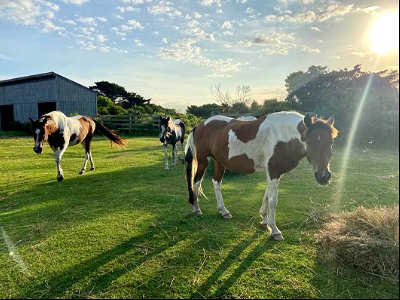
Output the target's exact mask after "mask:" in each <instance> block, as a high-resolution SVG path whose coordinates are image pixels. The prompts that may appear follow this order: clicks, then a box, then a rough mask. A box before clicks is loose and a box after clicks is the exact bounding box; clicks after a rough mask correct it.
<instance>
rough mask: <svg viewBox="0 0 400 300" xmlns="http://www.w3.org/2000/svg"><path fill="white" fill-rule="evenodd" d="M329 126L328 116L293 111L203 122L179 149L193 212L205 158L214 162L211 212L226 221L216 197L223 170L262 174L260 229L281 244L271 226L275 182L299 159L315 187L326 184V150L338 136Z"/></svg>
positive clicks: (328, 174)
mask: <svg viewBox="0 0 400 300" xmlns="http://www.w3.org/2000/svg"><path fill="white" fill-rule="evenodd" d="M333 124H334V120H333V117H330V118H329V119H328V120H323V119H318V118H315V117H312V116H310V115H306V116H304V115H301V114H299V113H297V112H277V113H272V114H269V115H267V116H263V117H260V118H258V119H256V120H253V121H240V120H235V119H232V118H229V117H225V116H213V117H211V118H208V119H207V120H205V121H203V122H202V123H200V124H199V125H198V126H197V127H196V128H194V129H193V130H192V132H191V133H190V135H189V137H188V141H187V145H186V148H185V164H186V174H185V175H186V180H187V185H188V192H189V203H190V204H191V206H192V208H193V212H194V213H195V214H196V215H201V210H200V207H199V203H198V196H199V193H201V192H202V190H201V182H202V179H203V176H204V172H205V170H206V168H207V165H208V162H209V161H210V160H211V159H213V161H214V174H213V178H212V182H213V185H214V190H215V195H216V198H217V209H218V211H219V212H220V214H221V215H222V216H223V217H224V218H225V219H230V218H232V215H231V214H230V212H229V211H228V210H227V209H226V208H225V205H224V202H223V199H222V194H221V182H222V178H223V176H224V172H225V170H230V171H234V172H237V173H242V174H249V173H253V172H255V171H258V170H264V171H266V174H267V188H266V190H265V193H264V198H263V202H262V205H261V208H260V215H261V217H262V221H261V224H263V226H265V227H268V226H269V227H270V228H271V230H272V231H271V238H272V239H275V240H283V236H282V233H281V231H280V230H279V229H278V227H277V226H276V224H275V209H276V205H277V202H278V187H279V181H280V178H281V176H282V175H283V174H285V173H287V172H289V171H291V170H292V169H294V168H295V167H296V166H297V165H298V163H299V161H300V160H301V159H302V158H303V157H307V159H308V161H309V162H310V163H311V165H312V166H313V168H314V171H315V178H316V179H317V182H318V183H319V184H327V183H328V182H329V179H330V178H331V172H330V170H329V160H330V158H331V151H332V149H331V148H332V144H333V140H334V139H335V138H336V136H337V134H338V131H337V130H336V128H334V127H333ZM267 208H268V214H267Z"/></svg>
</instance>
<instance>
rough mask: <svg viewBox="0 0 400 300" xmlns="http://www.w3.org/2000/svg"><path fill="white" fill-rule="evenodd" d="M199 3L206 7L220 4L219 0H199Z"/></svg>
mask: <svg viewBox="0 0 400 300" xmlns="http://www.w3.org/2000/svg"><path fill="white" fill-rule="evenodd" d="M199 3H200V5H201V6H206V7H209V6H213V5H215V6H217V7H221V6H222V4H221V0H200V2H199Z"/></svg>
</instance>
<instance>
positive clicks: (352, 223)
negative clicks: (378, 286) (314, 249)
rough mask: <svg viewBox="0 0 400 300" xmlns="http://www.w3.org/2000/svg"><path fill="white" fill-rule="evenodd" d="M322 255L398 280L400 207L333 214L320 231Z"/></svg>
mask: <svg viewBox="0 0 400 300" xmlns="http://www.w3.org/2000/svg"><path fill="white" fill-rule="evenodd" d="M316 237H317V241H318V244H319V245H320V247H321V250H322V258H323V259H324V260H326V261H328V262H330V263H333V264H334V265H335V266H337V267H352V268H354V269H357V270H361V271H365V272H367V273H370V274H374V275H378V276H382V277H384V278H388V279H391V280H394V281H396V280H397V281H398V278H399V277H398V276H399V206H398V205H397V206H395V207H386V208H377V207H376V208H371V209H366V208H364V207H362V206H361V207H359V208H357V209H356V210H355V211H354V212H350V213H349V212H345V213H341V214H337V215H331V216H330V217H329V221H328V222H327V223H326V224H325V225H324V226H323V228H322V229H321V230H320V232H319V233H318V234H317V236H316Z"/></svg>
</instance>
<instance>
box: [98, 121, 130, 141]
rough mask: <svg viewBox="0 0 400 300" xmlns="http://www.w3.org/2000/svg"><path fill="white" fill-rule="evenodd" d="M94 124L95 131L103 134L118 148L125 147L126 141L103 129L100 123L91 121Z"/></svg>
mask: <svg viewBox="0 0 400 300" xmlns="http://www.w3.org/2000/svg"><path fill="white" fill-rule="evenodd" d="M93 121H94V123H95V124H96V130H97V131H99V132H101V133H102V134H104V135H105V136H106V137H107V138H108V139H109V140H110V141H111V142H112V143H115V144H117V145H118V146H121V147H126V146H127V144H128V141H127V140H126V139H124V138H122V137H120V136H119V135H118V134H116V133H115V132H114V131H112V130H111V129H108V128H107V127H105V126H104V125H103V124H101V123H100V122H98V121H96V120H93Z"/></svg>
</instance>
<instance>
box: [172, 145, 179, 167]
mask: <svg viewBox="0 0 400 300" xmlns="http://www.w3.org/2000/svg"><path fill="white" fill-rule="evenodd" d="M177 163H178V147H176V144H172V166H176V164H177Z"/></svg>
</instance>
